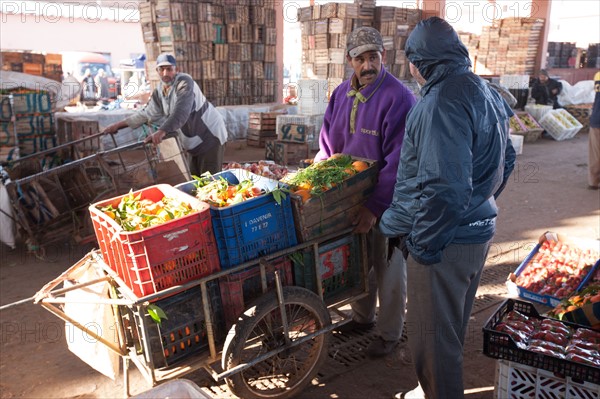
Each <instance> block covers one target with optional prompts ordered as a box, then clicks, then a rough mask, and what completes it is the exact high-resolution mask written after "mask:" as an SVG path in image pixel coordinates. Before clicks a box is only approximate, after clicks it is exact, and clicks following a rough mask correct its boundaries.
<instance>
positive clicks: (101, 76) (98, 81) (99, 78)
mask: <svg viewBox="0 0 600 399" xmlns="http://www.w3.org/2000/svg"><path fill="white" fill-rule="evenodd" d="M94 83H95V85H96V93H97V97H98V98H100V99H102V98H108V97H109V93H108V76H106V72H104V69H102V68H100V69H98V73H97V74H96V77H95V78H94Z"/></svg>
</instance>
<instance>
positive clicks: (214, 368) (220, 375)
mask: <svg viewBox="0 0 600 399" xmlns="http://www.w3.org/2000/svg"><path fill="white" fill-rule="evenodd" d="M349 234H352V230H351V229H346V230H344V231H342V232H338V233H335V234H330V235H327V236H323V237H319V238H316V239H313V240H310V241H307V242H304V243H301V244H298V245H294V246H292V247H289V248H286V249H284V250H281V251H278V252H275V253H272V254H269V255H267V256H263V257H260V258H258V259H254V260H251V261H248V262H244V263H242V264H240V265H238V266H235V267H233V268H230V269H227V270H223V271H220V272H218V273H214V274H211V275H210V276H207V277H204V278H201V279H197V280H194V281H192V282H189V283H186V284H182V285H179V286H175V287H172V288H169V289H166V290H163V291H160V292H158V293H155V294H152V295H147V296H145V297H142V298H137V297H136V296H135V295H134V294H133V292H132V291H131V290H130V289H129V288H128V287H127V286H126V285H125V283H124V282H123V281H122V280H121V279H120V278H119V276H117V275H116V273H115V272H114V271H113V270H111V269H110V267H108V265H106V264H105V263H104V262H103V261H102V258H101V256H100V255H99V253H98V252H97V251H92V252H91V253H90V254H89V257H88V258H87V259H86V258H84V259H82V260H81V261H79V262H78V263H77V264H75V265H74V266H72V268H71V269H69V270H73V269H74V268H77V267H79V266H80V265H82V264H84V263H86V262H94V263H95V264H96V265H97V266H98V267H100V268H101V270H102V272H103V273H104V277H102V278H100V279H97V280H94V281H87V282H82V283H78V284H75V285H73V286H71V287H69V288H57V287H58V285H59V284H61V283H62V282H63V281H64V280H65V279H66V277H65V276H67V275H68V272H69V270H67V271H66V272H65V273H63V275H61V276H59V277H58V278H56V279H54V280H53V281H51V282H50V283H48V284H46V286H45V287H43V288H42V289H41V290H40V291H39V292H38V293H37V295H36V298H35V303H39V304H41V306H43V307H44V308H45V309H47V310H48V311H50V312H51V313H53V314H54V315H56V316H58V317H59V318H61V319H63V320H65V321H66V322H70V323H72V324H73V325H74V326H75V327H77V328H79V329H81V330H82V331H84V332H85V333H87V334H89V335H90V336H91V337H93V338H95V339H97V340H98V341H99V342H101V343H103V344H105V345H106V346H107V347H108V348H109V349H110V350H112V351H114V352H115V353H117V354H118V355H119V356H121V358H122V360H123V380H124V389H125V392H124V394H125V396H126V397H129V367H130V361H131V362H133V364H134V365H135V366H136V367H137V368H138V369H139V370H140V372H141V374H142V375H143V377H144V378H145V380H146V381H147V382H148V383H149V384H150V385H152V386H154V385H156V384H157V383H159V382H162V381H166V380H170V379H173V378H177V377H182V376H184V375H186V374H188V373H191V372H193V371H196V370H198V369H205V370H206V371H207V372H208V373H209V374H210V375H211V376H212V378H213V379H214V380H215V381H219V380H222V379H229V378H230V377H232V376H235V375H236V374H238V373H240V372H242V371H244V370H247V369H249V368H251V367H253V366H255V365H257V364H259V363H261V362H265V361H267V360H268V359H270V358H272V357H274V356H276V355H278V354H280V353H282V352H284V351H287V350H289V349H290V348H292V347H296V346H298V345H301V344H303V343H306V342H307V341H309V340H313V339H314V338H317V337H319V336H321V335H323V334H327V333H329V332H330V331H332V330H333V329H334V328H336V327H338V326H340V325H341V324H345V323H347V322H348V321H350V316H349V315H348V314H347V313H346V312H345V311H343V310H342V309H341V308H342V307H343V306H345V305H348V304H350V303H352V302H354V301H356V300H357V299H360V298H363V297H364V296H366V295H367V294H368V262H367V251H366V236H365V235H364V234H363V235H360V236H359V237H360V240H359V243H360V244H359V245H360V248H361V259H360V262H361V264H360V265H359V270H360V273H361V278H360V284H358V286H356V287H354V289H353V290H351V292H348V293H346V292H344V293H343V294H344V295H342V296H341V297H337V298H336V299H335V301H334V302H333V303H326V301H325V300H324V298H323V287H322V281H321V277H320V276H321V275H320V273H319V261H318V260H319V246H320V245H321V244H322V243H325V242H330V241H331V240H334V239H336V238H340V237H343V236H346V235H349ZM309 248H311V249H312V256H313V261H314V262H313V267H314V272H315V273H314V276H315V283H316V287H317V289H316V291H317V294H314V293H313V292H312V291H309V290H307V289H305V288H300V287H294V288H293V289H295V290H305V291H307V292H309V293H311V295H318V300H320V304H321V305H322V306H323V308H324V311H325V312H327V314H328V316H329V320H328V321H327V322H326V323H324V325H323V326H322V328H319V329H318V330H317V331H313V332H312V333H309V334H307V335H305V336H303V337H301V338H299V339H296V340H294V341H292V340H291V339H290V331H288V330H287V323H283V326H284V327H283V328H284V334H283V335H284V336H285V340H284V342H282V343H280V344H279V346H277V347H275V348H273V349H272V350H270V351H268V352H267V353H264V354H262V355H261V356H258V357H256V358H254V359H253V360H252V361H239V362H236V363H238V364H236V365H235V367H232V368H229V369H225V368H227V367H226V366H225V364H223V366H225V367H219V366H218V362H219V360H223V355H225V352H226V351H227V347H228V343H227V342H226V343H225V346H224V349H223V350H222V351H221V350H218V348H217V343H216V340H215V334H214V326H213V318H212V317H211V308H210V301H209V297H208V295H209V294H208V290H207V283H209V282H211V281H213V280H217V279H219V278H220V277H223V276H226V275H228V274H232V273H236V272H239V271H242V270H245V269H248V268H250V267H259V268H260V275H261V285H262V292H263V296H262V297H261V298H259V299H262V298H263V297H265V296H266V295H267V294H268V292H267V291H268V290H267V279H266V271H265V267H266V266H267V265H268V264H269V262H270V261H272V260H275V259H276V258H280V257H282V256H287V255H291V254H292V253H295V252H298V251H302V250H307V249H309ZM275 276H276V277H275V281H276V293H277V295H276V297H277V306H278V308H279V311H280V316H281V320H283V321H285V320H286V319H285V318H286V314H285V313H286V312H285V311H284V307H285V305H286V299H285V298H286V296H285V295H284V293H285V291H286V289H289V287H282V284H281V280H280V278H279V276H278V272H277V271H276V272H275ZM104 281H109V282H111V284H112V285H113V286H114V287H117V288H118V290H119V292H120V294H121V298H115V299H106V300H103V301H102V303H103V304H106V305H113V306H116V307H117V309H118V307H120V306H126V307H127V308H129V309H132V310H135V311H137V312H142V314H145V312H146V310H147V307H148V306H149V304H150V301H153V300H156V299H158V298H161V297H165V296H167V295H170V294H175V293H179V292H182V291H184V290H187V289H190V288H193V287H200V289H201V295H202V304H203V312H204V320H205V321H206V332H207V336H208V352H207V351H206V350H204V351H201V352H199V353H194V354H192V355H190V356H189V357H186V358H185V359H182V360H181V361H179V362H177V363H176V364H175V365H173V366H171V367H166V368H161V369H158V368H156V367H155V365H154V364H153V361H152V356H147V359H145V358H144V353H146V354H149V353H150V350H151V349H150V348H149V347H148V346H149V340H148V339H142V340H141V343H142V344H143V345H144V348H143V353H142V354H140V353H137V351H136V348H135V347H127V346H126V339H125V335H126V331H125V328H124V326H123V323H122V320H121V317H120V315H119V314H115V321H116V322H117V325H118V326H119V328H118V330H119V331H118V336H119V341H120V344H119V345H115V344H114V343H111V342H107V341H106V340H104V339H103V338H102V337H100V336H98V335H97V334H96V332H94V331H90V330H89V329H87V328H86V327H85V326H84V325H82V324H80V323H78V322H76V321H75V320H73V319H72V318H71V317H69V315H67V314H65V313H64V312H63V311H62V310H61V309H60V306H61V305H62V304H65V303H67V301H66V299H65V298H64V296H63V295H64V294H65V293H66V292H68V291H71V290H77V289H81V288H83V287H86V286H89V285H92V284H96V283H99V282H104ZM270 295H272V294H270ZM331 315H334V316H335V318H336V321H333V322H332V321H331ZM240 323H244V321H243V320H241V321H240ZM235 327H236V326H235V325H234V327H232V330H233V329H234V328H235ZM230 334H231V330H230ZM143 338H145V337H143ZM230 344H231V343H230ZM243 344H245V342H244V343H243ZM323 345H326V344H323ZM325 350H326V348H325ZM229 355H230V357H231V353H229ZM233 356H234V357H235V354H233ZM316 367H318V365H317V366H316ZM313 371H314V372H313V373H312V375H310V376H307V377H310V379H312V377H313V376H314V374H316V370H313ZM309 372H310V370H309ZM310 379H308V380H309V381H310ZM294 394H295V393H294ZM292 396H293V395H292ZM273 397H277V396H273ZM281 397H282V398H283V397H290V395H289V394H287V395H283V396H281Z"/></svg>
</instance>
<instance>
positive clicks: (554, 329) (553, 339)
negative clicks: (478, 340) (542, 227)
mask: <svg viewBox="0 0 600 399" xmlns="http://www.w3.org/2000/svg"><path fill="white" fill-rule="evenodd" d="M599 254H600V242H598V240H590V239H581V238H572V237H566V236H563V235H560V234H556V233H552V232H547V233H546V234H544V235H543V236H542V237H541V238H540V241H539V243H538V244H537V245H536V246H535V247H534V248H533V250H532V251H531V253H530V254H529V255H528V256H527V257H526V258H525V259H524V260H523V262H522V263H521V265H520V266H519V267H518V268H517V270H516V271H515V273H511V274H510V276H509V278H508V280H507V287H508V291H509V294H512V296H513V297H514V298H510V299H507V300H505V301H504V302H503V303H502V304H501V305H500V306H499V308H498V309H497V310H496V312H495V313H494V314H492V316H491V317H490V318H489V319H488V320H487V322H486V323H485V325H484V326H483V353H484V354H485V355H487V356H489V357H492V358H495V359H498V361H497V366H496V386H495V396H494V397H495V398H506V397H519V398H521V397H535V398H539V397H561V398H573V399H575V398H597V397H598V396H599V395H600V352H599V349H600V295H599V293H600V255H599ZM521 298H522V299H521ZM534 303H537V304H539V305H542V306H541V307H540V306H538V308H543V309H550V310H548V311H546V312H545V313H542V312H540V311H538V309H537V308H536V306H534Z"/></svg>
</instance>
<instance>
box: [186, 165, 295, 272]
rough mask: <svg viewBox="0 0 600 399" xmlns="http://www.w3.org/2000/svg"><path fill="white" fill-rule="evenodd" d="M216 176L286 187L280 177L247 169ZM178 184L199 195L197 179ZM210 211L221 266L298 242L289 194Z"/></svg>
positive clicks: (232, 181) (267, 187)
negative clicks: (283, 196) (197, 192)
mask: <svg viewBox="0 0 600 399" xmlns="http://www.w3.org/2000/svg"><path fill="white" fill-rule="evenodd" d="M213 177H214V178H224V179H226V180H227V181H228V182H229V183H230V184H238V183H239V182H240V181H243V180H247V179H252V181H253V182H254V185H255V186H256V187H259V188H261V189H263V190H266V191H271V190H273V189H274V188H277V187H286V186H285V185H284V184H282V183H279V182H278V181H277V180H273V179H269V178H267V177H264V176H260V175H257V174H254V173H251V172H248V171H246V170H244V169H230V170H226V171H223V172H220V173H217V174H215V175H214V176H213ZM176 187H177V188H178V189H179V190H181V191H183V192H185V193H188V194H191V195H195V182H194V181H191V182H187V183H182V184H179V185H177V186H176ZM210 215H211V220H212V224H213V231H214V233H215V238H216V241H217V247H218V249H219V260H220V261H221V269H228V268H232V267H234V266H237V265H239V264H241V263H244V262H247V261H250V260H253V259H256V258H259V257H261V256H264V255H268V254H271V253H273V252H277V251H280V250H282V249H286V248H289V247H291V246H294V245H296V244H297V243H298V241H297V239H296V230H295V226H294V218H293V215H292V205H291V199H290V195H289V194H287V195H286V197H285V199H282V200H281V203H280V204H278V203H277V202H276V201H275V199H274V198H273V194H266V195H262V196H260V197H257V198H253V199H250V200H246V201H244V202H241V203H239V204H236V205H231V206H228V207H225V208H219V207H215V206H211V209H210Z"/></svg>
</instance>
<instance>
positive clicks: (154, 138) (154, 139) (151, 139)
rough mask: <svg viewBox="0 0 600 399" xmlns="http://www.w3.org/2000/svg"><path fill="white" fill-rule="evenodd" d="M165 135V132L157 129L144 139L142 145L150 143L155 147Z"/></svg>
mask: <svg viewBox="0 0 600 399" xmlns="http://www.w3.org/2000/svg"><path fill="white" fill-rule="evenodd" d="M166 135H167V132H165V131H164V130H161V129H158V130H157V131H156V132H154V133H152V134H151V135H150V136H148V137H146V139H145V140H144V143H152V144H155V145H156V144H160V143H161V142H162V141H163V139H164V138H165V136H166Z"/></svg>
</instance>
